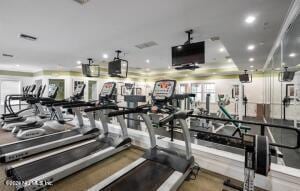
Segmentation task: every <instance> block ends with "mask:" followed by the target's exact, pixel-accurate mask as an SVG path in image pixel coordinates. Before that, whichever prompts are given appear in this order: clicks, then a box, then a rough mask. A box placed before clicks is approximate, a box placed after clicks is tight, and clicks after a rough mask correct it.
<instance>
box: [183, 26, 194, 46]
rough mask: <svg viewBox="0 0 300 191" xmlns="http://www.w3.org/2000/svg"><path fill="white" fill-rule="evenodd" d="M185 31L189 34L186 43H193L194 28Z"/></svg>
mask: <svg viewBox="0 0 300 191" xmlns="http://www.w3.org/2000/svg"><path fill="white" fill-rule="evenodd" d="M185 33H186V34H187V35H188V40H187V41H186V42H185V43H184V44H191V41H192V40H193V37H191V35H192V34H193V33H194V31H193V29H190V30H187V31H185Z"/></svg>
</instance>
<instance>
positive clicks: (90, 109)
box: [84, 105, 119, 113]
mask: <svg viewBox="0 0 300 191" xmlns="http://www.w3.org/2000/svg"><path fill="white" fill-rule="evenodd" d="M104 109H114V110H118V109H119V107H118V106H117V105H102V106H97V107H91V108H86V109H84V112H86V113H87V112H92V111H97V110H104Z"/></svg>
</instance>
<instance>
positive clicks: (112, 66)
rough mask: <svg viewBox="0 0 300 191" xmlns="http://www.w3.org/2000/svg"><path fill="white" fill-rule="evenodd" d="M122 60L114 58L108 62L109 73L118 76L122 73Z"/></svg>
mask: <svg viewBox="0 0 300 191" xmlns="http://www.w3.org/2000/svg"><path fill="white" fill-rule="evenodd" d="M121 67H122V65H121V60H114V61H111V62H109V63H108V74H109V75H110V76H118V75H120V74H121V73H122V68H121Z"/></svg>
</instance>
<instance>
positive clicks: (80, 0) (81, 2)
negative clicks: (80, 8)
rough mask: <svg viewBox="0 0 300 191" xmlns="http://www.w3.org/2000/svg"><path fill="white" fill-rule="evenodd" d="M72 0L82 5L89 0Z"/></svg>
mask: <svg viewBox="0 0 300 191" xmlns="http://www.w3.org/2000/svg"><path fill="white" fill-rule="evenodd" d="M74 1H76V2H77V3H80V4H81V5H83V4H86V3H87V2H89V1H90V0H74Z"/></svg>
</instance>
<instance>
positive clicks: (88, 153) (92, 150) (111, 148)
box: [6, 82, 131, 190]
mask: <svg viewBox="0 0 300 191" xmlns="http://www.w3.org/2000/svg"><path fill="white" fill-rule="evenodd" d="M115 88H116V83H115V82H107V83H105V84H104V85H103V88H102V90H101V93H100V97H101V99H100V102H101V103H100V105H99V106H97V107H90V108H86V109H84V111H85V113H86V114H87V116H88V119H89V121H90V124H91V126H94V127H96V123H95V116H99V118H100V119H101V123H102V133H101V135H100V136H99V137H97V138H95V139H92V140H89V141H85V142H83V143H80V144H77V145H75V146H71V147H69V148H65V149H62V150H59V151H56V152H53V153H50V154H48V155H46V156H42V157H38V158H34V159H32V160H29V161H25V162H21V163H18V164H15V165H12V166H10V167H8V168H7V169H6V175H7V177H8V178H9V179H10V180H12V181H14V182H17V183H20V184H18V185H16V189H17V190H40V189H42V188H44V187H47V183H51V184H52V183H54V182H56V181H58V180H60V179H62V178H64V177H66V176H69V175H71V174H73V173H75V172H77V171H79V170H81V169H84V168H86V167H88V166H90V165H92V164H94V163H96V162H99V161H101V160H103V159H105V158H107V157H110V156H111V155H114V154H116V153H118V152H120V151H122V150H124V149H126V148H128V147H129V146H130V145H131V139H130V138H129V137H128V133H127V128H126V124H125V120H124V118H123V117H121V116H119V117H117V119H118V121H119V122H120V124H121V132H122V136H120V135H115V134H110V133H109V132H108V121H109V119H108V117H107V116H106V115H105V113H106V112H110V111H111V110H117V109H118V106H117V105H116V104H115V103H113V102H112V101H109V98H111V97H113V96H112V94H113V93H114V90H115ZM91 105H92V104H91V103H89V102H86V103H75V104H68V105H66V106H65V108H73V107H76V108H78V107H86V106H91ZM105 110H106V111H105ZM94 112H96V114H95V113H94ZM23 182H26V183H28V184H22V183H23ZM36 182H39V183H41V182H42V183H46V184H35V183H36Z"/></svg>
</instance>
